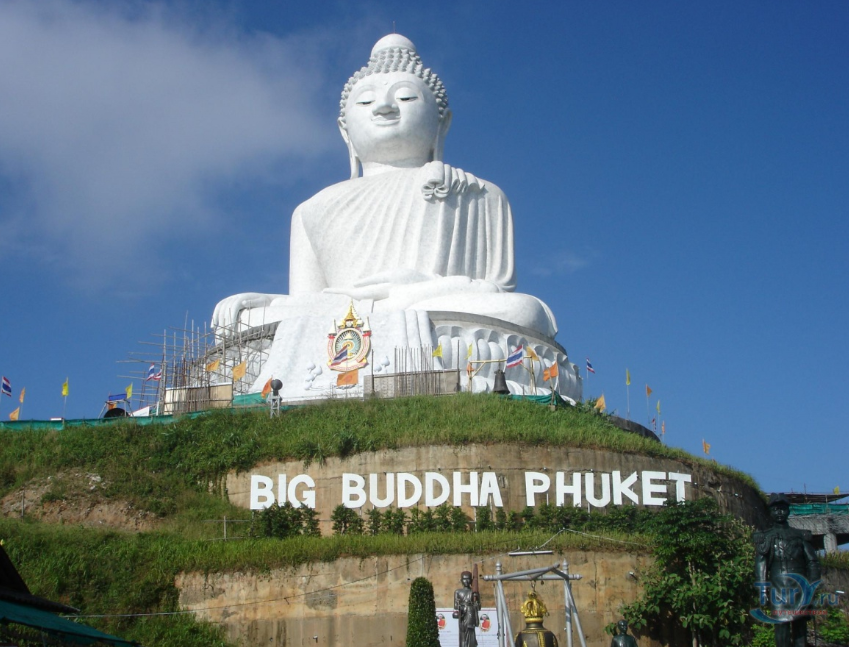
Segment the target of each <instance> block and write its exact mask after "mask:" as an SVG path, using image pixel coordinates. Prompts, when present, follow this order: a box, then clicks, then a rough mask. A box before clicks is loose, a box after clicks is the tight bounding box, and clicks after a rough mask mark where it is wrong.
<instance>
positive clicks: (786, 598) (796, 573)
mask: <svg viewBox="0 0 849 647" xmlns="http://www.w3.org/2000/svg"><path fill="white" fill-rule="evenodd" d="M769 514H770V517H771V518H772V522H773V525H772V528H770V529H769V530H767V531H765V532H756V533H755V535H754V541H755V577H756V586H760V587H761V592H762V598H761V601H762V602H765V599H764V596H765V595H767V594H768V596H769V598H768V599H769V604H770V607H771V608H772V619H773V620H775V621H778V622H777V623H776V624H775V645H776V647H805V645H806V641H807V629H808V627H807V625H808V616H807V611H808V610H809V606H810V603H811V598H812V597H813V594H814V591H815V590H816V587H817V586H818V585H819V579H820V565H819V561H818V560H817V554H816V551H815V550H814V548H813V546H812V545H811V539H812V536H811V533H810V532H809V531H807V530H798V529H796V528H791V527H790V525H789V524H788V523H787V517H788V516H789V514H790V501H789V500H788V499H787V497H786V496H784V495H783V494H773V495H772V496H771V497H770V499H769ZM767 585H768V586H767Z"/></svg>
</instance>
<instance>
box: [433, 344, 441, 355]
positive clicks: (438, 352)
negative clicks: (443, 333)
mask: <svg viewBox="0 0 849 647" xmlns="http://www.w3.org/2000/svg"><path fill="white" fill-rule="evenodd" d="M431 355H433V357H442V344H439V346H437V347H436V348H434V349H433V353H431Z"/></svg>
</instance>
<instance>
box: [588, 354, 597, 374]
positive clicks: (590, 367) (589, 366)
mask: <svg viewBox="0 0 849 647" xmlns="http://www.w3.org/2000/svg"><path fill="white" fill-rule="evenodd" d="M587 371H589V372H590V373H593V374H595V369H594V368H593V365H592V364H590V358H589V357H587Z"/></svg>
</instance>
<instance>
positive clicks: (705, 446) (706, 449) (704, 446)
mask: <svg viewBox="0 0 849 647" xmlns="http://www.w3.org/2000/svg"><path fill="white" fill-rule="evenodd" d="M702 449H703V450H704V452H705V454H710V443H706V442H705V439H704V438H702Z"/></svg>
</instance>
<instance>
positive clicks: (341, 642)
mask: <svg viewBox="0 0 849 647" xmlns="http://www.w3.org/2000/svg"><path fill="white" fill-rule="evenodd" d="M500 559H501V561H502V562H503V565H504V570H505V572H513V571H519V570H524V569H528V568H538V567H540V566H548V565H551V564H554V563H555V562H557V561H558V560H563V559H567V560H568V561H569V569H570V572H572V573H578V574H580V575H582V576H583V579H581V580H579V581H577V582H573V583H572V592H573V595H574V596H575V601H576V603H577V606H578V613H579V615H580V619H581V624H582V626H583V630H584V634H585V635H586V639H587V645H588V646H589V647H607V646H608V645H609V644H610V636H609V635H608V634H606V633H604V626H605V625H607V624H608V623H610V622H614V621H616V620H619V619H620V615H619V608H620V606H621V605H622V604H624V603H627V602H631V601H633V600H634V599H635V598H636V597H637V595H638V592H639V584H638V582H637V580H636V579H634V578H633V577H632V576H630V575H628V573H629V572H635V573H639V572H640V571H641V570H642V569H644V568H645V566H646V565H647V564H648V558H646V557H639V556H634V555H629V554H626V553H617V552H592V551H584V552H574V553H570V554H568V555H565V556H550V555H546V556H536V557H508V556H506V555H505V556H503V557H501V558H500ZM474 562H477V564H478V568H479V569H480V574H481V575H486V574H494V573H495V562H496V559H495V558H482V557H481V556H480V555H403V556H390V557H373V558H369V559H350V558H349V559H339V560H337V561H335V562H332V563H320V564H309V565H303V566H299V567H297V568H292V569H281V570H273V571H270V572H267V573H218V574H203V573H184V574H182V575H181V576H180V577H179V578H178V580H177V587H178V588H179V590H180V606H181V608H185V609H191V610H194V611H195V612H196V613H197V615H198V617H199V618H203V619H205V620H209V621H210V622H214V623H216V624H221V625H222V626H223V627H224V628H225V630H226V631H227V634H228V636H229V637H230V638H231V639H232V640H234V641H235V640H240V641H242V644H244V645H268V646H269V647H272V646H273V647H282V646H283V645H286V646H291V645H316V644H317V645H327V646H334V647H335V646H338V647H342V646H345V647H348V646H350V645H360V646H362V647H371V646H376V645H403V644H404V641H405V637H406V629H407V604H408V598H409V592H410V583H411V582H412V580H413V579H415V578H416V577H419V576H424V577H427V578H428V579H429V580H431V582H432V583H433V587H434V592H435V597H436V606H437V608H439V607H451V606H452V605H453V592H454V589H456V588H457V586H458V581H459V575H460V573H461V572H462V571H464V570H468V569H469V568H470V567H471V566H472V564H473V563H474ZM527 588H528V586H527V583H521V584H506V585H505V593H506V595H507V596H508V600H507V602H508V605H509V607H510V609H511V621H512V624H513V627H514V629H516V630H518V629H517V628H519V627H522V626H524V623H523V621H522V619H521V613H519V607H520V605H521V604H522V601H523V600H524V599H525V596H526V594H527ZM537 591H538V592H539V593H540V595H541V596H542V597H543V599H544V600H545V603H546V606H547V607H548V610H549V613H550V617H549V619H547V620H546V626H547V627H549V628H550V629H551V630H552V631H554V632H555V633H556V635H557V638H558V640H559V641H560V644H561V645H566V644H567V642H566V636H565V633H564V631H563V627H564V616H563V587H562V585H560V584H559V583H555V582H548V583H546V584H545V585H544V586H539V585H538V588H537ZM480 592H481V598H482V600H481V601H482V605H483V607H494V606H495V598H494V590H493V587H492V585H491V584H490V583H489V582H484V581H483V579H481V581H480ZM448 622H456V621H455V620H452V619H451V618H448ZM574 639H575V644H579V643H578V639H577V635H575V636H574ZM640 645H642V646H643V647H656V646H657V645H659V643H656V642H653V641H651V640H649V639H647V638H641V639H640Z"/></svg>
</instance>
